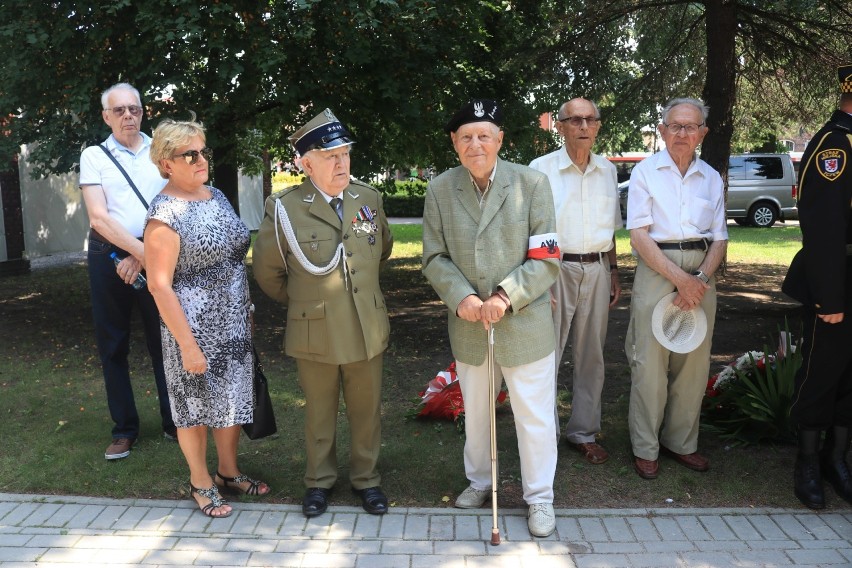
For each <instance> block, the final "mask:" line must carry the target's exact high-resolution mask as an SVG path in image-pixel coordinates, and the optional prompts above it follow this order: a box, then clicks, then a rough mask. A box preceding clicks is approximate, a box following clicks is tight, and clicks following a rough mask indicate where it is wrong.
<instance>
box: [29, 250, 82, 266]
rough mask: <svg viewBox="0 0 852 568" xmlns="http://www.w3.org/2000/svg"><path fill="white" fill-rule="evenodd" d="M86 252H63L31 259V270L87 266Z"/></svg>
mask: <svg viewBox="0 0 852 568" xmlns="http://www.w3.org/2000/svg"><path fill="white" fill-rule="evenodd" d="M85 263H86V252H85V251H76V252H61V253H57V254H49V255H46V256H40V257H38V258H31V259H30V269H31V270H41V269H43V268H57V267H61V266H70V265H73V264H85Z"/></svg>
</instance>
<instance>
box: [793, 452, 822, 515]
mask: <svg viewBox="0 0 852 568" xmlns="http://www.w3.org/2000/svg"><path fill="white" fill-rule="evenodd" d="M793 493H795V495H796V498H798V499H799V501H801V502H802V505H804V506H805V507H808V508H809V509H825V492H824V490H823V488H822V478H821V477H820V467H819V457H818V456H816V455H811V456H803V455H801V454H799V455H798V456H797V457H796V464H795V466H794V470H793Z"/></svg>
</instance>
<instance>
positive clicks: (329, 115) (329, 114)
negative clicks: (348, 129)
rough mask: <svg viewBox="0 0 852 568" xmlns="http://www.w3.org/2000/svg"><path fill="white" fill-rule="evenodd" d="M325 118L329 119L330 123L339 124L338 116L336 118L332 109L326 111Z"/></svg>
mask: <svg viewBox="0 0 852 568" xmlns="http://www.w3.org/2000/svg"><path fill="white" fill-rule="evenodd" d="M325 117H326V118H327V119H328V120H329V121H330V122H337V117H336V116H334V113H333V112H331V109H330V108H327V109H325Z"/></svg>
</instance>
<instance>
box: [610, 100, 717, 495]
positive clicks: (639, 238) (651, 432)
mask: <svg viewBox="0 0 852 568" xmlns="http://www.w3.org/2000/svg"><path fill="white" fill-rule="evenodd" d="M707 113H708V109H707V107H706V106H705V105H704V103H702V102H701V101H699V100H697V99H685V98H682V99H674V100H672V101H671V102H669V103H668V104H667V105H666V107H665V109H663V121H662V123H661V124H660V125H659V126H658V129H659V132H660V135H661V136H662V138H663V141H664V142H665V144H666V147H665V149H664V150H662V151H660V152H659V153H657V154H654V155H653V156H651V157H649V158H646V159H645V160H643V161H642V162H640V163H639V164H637V165H636V167H635V168H633V171H632V172H631V175H630V193H629V194H628V202H627V228H628V229H629V230H630V245H631V246H632V247H633V250H634V253H635V255H636V256H638V262H637V267H636V275H635V278H634V281H633V290H632V299H631V304H630V325H629V327H628V330H627V338H626V340H625V350H626V352H627V360H628V361H629V362H630V371H631V383H632V386H631V391H630V410H629V415H628V424H629V428H630V441H631V444H632V446H633V455H634V461H633V465H634V469H635V470H636V473H638V474H639V476H640V477H643V478H645V479H654V478H656V477H657V475H658V471H659V464H658V455H659V453H660V452H663V453H665V454H668V455H669V456H671V457H672V458H673V459H674V460H675V461H677V462H678V463H679V464H681V465H683V466H684V467H687V468H689V469H692V470H694V471H707V470H708V469H709V467H710V462H709V460H708V459H707V458H706V457H704V456H702V455H701V454H699V453H698V451H697V450H698V421H699V416H700V411H701V400H702V398H703V396H704V389H705V387H706V386H707V376H708V372H709V370H710V340H711V337H712V335H713V324H714V321H715V316H716V282H715V279H714V278H713V274H714V273H715V272H716V269H717V268H718V267H719V264H720V263H721V262H722V258H723V257H724V255H725V251H726V249H727V244H728V230H727V224H726V220H725V201H724V195H723V187H722V178H721V177H720V176H719V174H718V172H716V170H714V169H713V168H711V167H710V166H709V165H708V164H707V163H706V162H704V161H703V160H701V159H699V158H698V157H697V156H696V154H695V150H696V148H697V147H698V145H699V144H700V143H701V141H702V140H703V139H704V136H705V134H706V133H707V127H706V126H705V122H706V120H707ZM674 291H676V292H677V296H675V299H674V305H675V306H677V307H678V308H680V309H682V310H690V309H692V308H695V307H700V309H701V310H703V311H704V314H705V316H706V318H707V332H706V334H705V336H704V339H703V341H702V342H701V344H700V345H699V346H698V347H697V348H696V349H695V350H693V351H692V352H690V353H675V352H672V351H669V350H668V349H666V348H665V347H663V345H662V344H660V342H659V341H657V339H656V338H655V337H654V334H653V333H652V324H651V319H652V314H653V311H654V308H655V307H656V305H657V303H658V302H659V301H660V299H662V298H663V297H664V296H666V295H668V294H670V293H671V292H674Z"/></svg>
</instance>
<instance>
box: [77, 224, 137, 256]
mask: <svg viewBox="0 0 852 568" xmlns="http://www.w3.org/2000/svg"><path fill="white" fill-rule="evenodd" d="M89 240H90V241H100V242H102V243H103V244H105V245H110V246H111V247H113V248H115V249H116V250H123V249H119V248H118V247H117V246H115V245H114V244H112V243H111V242H109V240H108V239H107V238H106V237H105V236H103V235H102V234H100V233H99V232H97V231H96V230H95V229H94V227H89ZM137 240H139V241H141V240H142V237H137ZM125 252H126V251H125Z"/></svg>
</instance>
